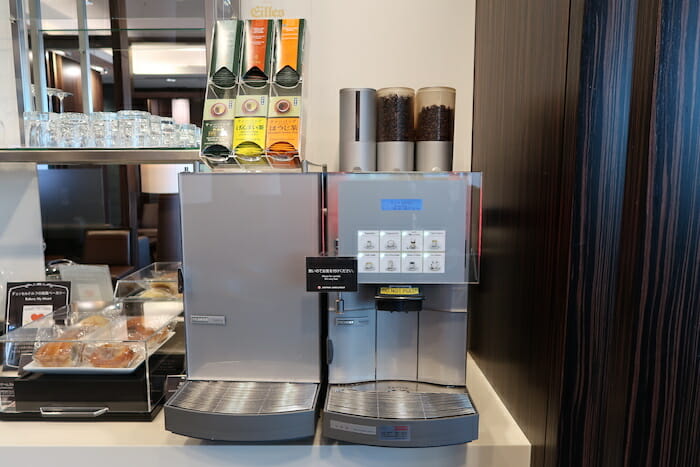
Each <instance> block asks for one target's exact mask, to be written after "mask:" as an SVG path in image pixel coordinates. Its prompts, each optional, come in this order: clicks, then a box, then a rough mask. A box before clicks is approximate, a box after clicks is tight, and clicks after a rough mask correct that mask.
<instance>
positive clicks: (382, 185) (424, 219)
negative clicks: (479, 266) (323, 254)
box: [328, 173, 470, 284]
mask: <svg viewBox="0 0 700 467" xmlns="http://www.w3.org/2000/svg"><path fill="white" fill-rule="evenodd" d="M469 182H470V178H469V177H468V176H464V174H459V173H443V174H418V173H396V174H387V173H374V174H330V175H329V176H328V187H329V193H328V198H329V203H328V206H329V220H330V222H329V229H330V230H329V233H330V238H329V240H330V241H333V240H334V238H338V254H339V255H340V256H356V255H357V254H358V231H360V230H369V231H373V230H399V231H404V230H419V231H424V230H444V231H446V245H445V248H444V250H445V252H444V255H445V270H444V272H442V273H401V272H395V273H379V272H364V271H362V270H361V271H360V274H358V281H359V282H360V283H361V284H370V283H372V284H447V283H464V282H466V280H467V276H466V255H465V251H466V248H467V246H466V241H467V239H466V238H465V235H466V226H467V224H468V220H467V192H468V190H469ZM382 199H420V200H422V204H423V206H422V209H421V210H417V211H383V210H382V208H381V201H382ZM336 219H337V220H336Z"/></svg>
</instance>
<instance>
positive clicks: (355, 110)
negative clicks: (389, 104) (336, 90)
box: [339, 88, 377, 172]
mask: <svg viewBox="0 0 700 467" xmlns="http://www.w3.org/2000/svg"><path fill="white" fill-rule="evenodd" d="M376 95H377V93H376V91H375V90H374V89H368V88H345V89H341V90H340V131H339V140H340V149H339V151H340V152H339V162H340V170H341V171H343V172H352V171H353V170H361V171H374V170H376V169H377V144H376V142H377V138H376V131H377V123H376V121H377V109H376V104H375V99H376Z"/></svg>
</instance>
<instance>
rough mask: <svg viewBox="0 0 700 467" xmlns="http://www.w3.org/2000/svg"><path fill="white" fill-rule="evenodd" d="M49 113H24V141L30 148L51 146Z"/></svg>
mask: <svg viewBox="0 0 700 467" xmlns="http://www.w3.org/2000/svg"><path fill="white" fill-rule="evenodd" d="M49 119H50V114H49V112H24V141H25V146H27V147H30V148H44V147H47V146H48V145H49Z"/></svg>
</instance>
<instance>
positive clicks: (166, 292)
mask: <svg viewBox="0 0 700 467" xmlns="http://www.w3.org/2000/svg"><path fill="white" fill-rule="evenodd" d="M158 284H159V285H158V286H155V285H154V286H153V287H151V288H150V289H146V290H144V291H143V292H140V293H139V294H138V295H137V297H138V298H160V299H170V298H174V297H175V296H176V294H177V291H175V292H173V291H172V289H171V288H170V287H167V286H160V283H158Z"/></svg>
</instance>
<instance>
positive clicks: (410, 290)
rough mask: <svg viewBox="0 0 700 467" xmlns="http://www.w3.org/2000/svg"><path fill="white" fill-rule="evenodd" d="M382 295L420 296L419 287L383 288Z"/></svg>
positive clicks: (380, 292) (380, 291)
mask: <svg viewBox="0 0 700 467" xmlns="http://www.w3.org/2000/svg"><path fill="white" fill-rule="evenodd" d="M379 294H380V295H419V294H420V290H418V287H381V288H380V289H379Z"/></svg>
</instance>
